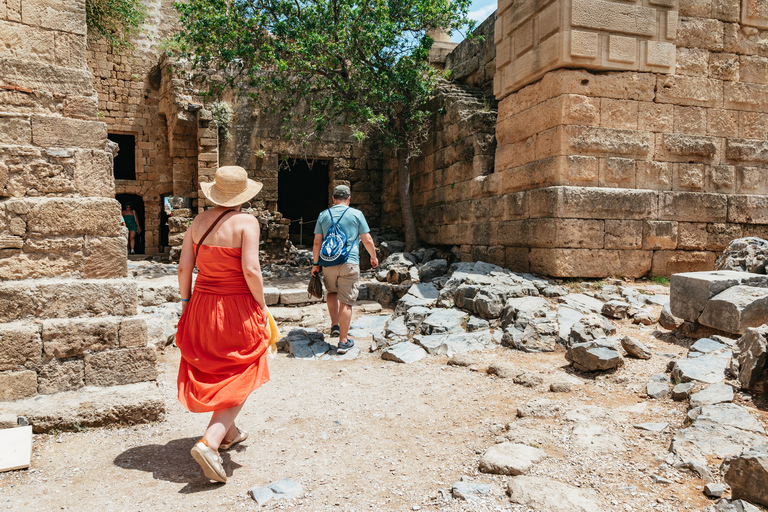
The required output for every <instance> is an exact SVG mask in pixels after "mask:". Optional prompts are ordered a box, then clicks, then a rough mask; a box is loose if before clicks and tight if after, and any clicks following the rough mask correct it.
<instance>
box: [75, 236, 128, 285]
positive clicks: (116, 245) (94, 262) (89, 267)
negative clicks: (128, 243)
mask: <svg viewBox="0 0 768 512" xmlns="http://www.w3.org/2000/svg"><path fill="white" fill-rule="evenodd" d="M124 254H125V239H124V238H123V237H121V236H119V237H99V236H86V237H85V243H84V244H83V256H84V259H83V269H82V271H81V272H80V275H81V276H82V277H84V278H86V279H90V278H115V277H125V276H126V275H127V274H128V266H127V261H126V259H125V257H124Z"/></svg>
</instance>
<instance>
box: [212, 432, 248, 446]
mask: <svg viewBox="0 0 768 512" xmlns="http://www.w3.org/2000/svg"><path fill="white" fill-rule="evenodd" d="M235 428H236V429H237V435H236V436H235V438H234V439H233V440H231V441H227V440H226V439H222V441H221V444H220V445H219V450H229V449H230V448H232V447H233V446H234V445H236V444H237V443H241V442H243V441H245V440H246V439H248V432H246V431H245V430H240V428H239V427H235Z"/></svg>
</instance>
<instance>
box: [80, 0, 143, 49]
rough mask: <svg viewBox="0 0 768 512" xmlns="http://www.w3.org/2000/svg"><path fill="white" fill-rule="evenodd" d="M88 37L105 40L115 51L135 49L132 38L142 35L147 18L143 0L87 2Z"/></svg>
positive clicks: (90, 0)
mask: <svg viewBox="0 0 768 512" xmlns="http://www.w3.org/2000/svg"><path fill="white" fill-rule="evenodd" d="M85 16H86V22H87V24H88V36H89V37H90V38H92V39H94V40H101V39H103V40H105V41H107V42H108V43H109V44H110V46H111V47H112V48H113V49H115V50H123V49H130V48H133V44H132V43H131V41H130V40H131V38H132V37H134V36H136V35H138V34H140V33H141V31H142V25H143V24H144V22H145V20H146V17H147V6H146V5H144V3H143V2H142V0H86V2H85Z"/></svg>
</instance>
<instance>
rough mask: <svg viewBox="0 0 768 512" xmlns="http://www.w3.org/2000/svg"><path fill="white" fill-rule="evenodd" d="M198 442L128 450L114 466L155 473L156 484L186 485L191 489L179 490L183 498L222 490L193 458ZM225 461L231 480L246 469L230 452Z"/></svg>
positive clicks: (186, 440) (192, 439)
mask: <svg viewBox="0 0 768 512" xmlns="http://www.w3.org/2000/svg"><path fill="white" fill-rule="evenodd" d="M197 440H198V439H197V438H196V437H186V438H184V439H174V440H173V441H169V442H168V443H166V444H164V445H159V444H149V445H145V446H136V447H134V448H129V449H127V450H125V451H124V452H123V453H121V454H120V455H118V456H117V457H115V460H114V463H115V465H116V466H118V467H121V468H123V469H134V470H138V471H146V472H148V473H152V478H154V479H156V480H165V481H166V482H174V483H181V484H184V483H185V484H187V485H185V486H184V487H183V488H181V489H180V490H179V493H181V494H191V493H195V492H201V491H208V490H211V489H216V488H218V487H219V484H217V483H213V482H211V481H209V480H208V479H207V478H205V476H204V475H203V471H202V469H200V466H198V465H197V462H195V459H193V458H192V456H191V455H190V454H189V450H191V449H192V447H193V446H194V445H195V442H196V441H197ZM245 449H246V447H244V446H237V447H233V448H232V450H235V451H240V450H245ZM221 458H222V459H224V469H225V471H226V472H227V477H231V476H232V473H233V472H234V470H236V469H238V468H240V467H242V466H241V465H240V464H238V463H236V462H233V461H232V459H231V457H230V456H229V453H227V452H222V453H221Z"/></svg>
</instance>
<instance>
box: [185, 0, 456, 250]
mask: <svg viewBox="0 0 768 512" xmlns="http://www.w3.org/2000/svg"><path fill="white" fill-rule="evenodd" d="M470 3H471V0H189V1H188V2H187V3H176V4H174V5H175V7H176V9H177V10H178V11H179V12H180V13H181V25H182V30H181V31H180V33H179V36H178V40H179V42H180V43H181V44H182V48H183V50H184V51H185V52H186V54H187V55H188V57H189V58H190V59H192V61H193V63H194V65H195V67H196V68H198V69H201V70H211V69H218V70H221V71H225V73H223V74H220V75H218V76H219V77H221V76H223V77H225V79H224V81H222V82H218V83H214V87H213V90H216V88H217V86H218V87H224V86H240V85H247V87H248V90H249V91H251V94H252V95H254V97H256V98H257V99H259V100H261V103H262V104H266V103H270V102H271V104H272V106H273V107H275V108H276V109H277V110H282V111H283V112H284V113H285V115H286V117H290V115H294V114H295V113H296V111H297V109H296V106H297V105H301V106H302V110H301V111H302V112H303V115H304V116H305V120H306V121H307V122H308V125H309V127H310V130H309V132H310V133H309V135H312V134H319V133H321V132H323V131H324V130H325V129H326V128H327V127H328V126H329V125H330V124H331V123H341V124H343V125H345V126H348V127H349V128H350V130H351V133H352V134H353V135H354V137H355V138H356V139H358V140H364V139H367V140H368V141H369V142H371V143H372V144H373V145H375V146H378V147H385V148H388V149H390V150H391V151H392V154H393V155H396V156H397V158H398V161H399V162H400V165H399V167H400V171H401V173H403V172H405V173H407V172H408V168H407V164H408V161H409V160H410V159H411V157H413V156H414V155H416V154H418V149H419V147H420V145H421V143H422V141H423V138H424V135H425V128H426V121H427V119H428V117H429V114H430V113H429V112H428V111H427V109H426V102H427V100H428V99H429V98H430V97H431V96H432V95H433V93H434V90H435V88H436V85H437V80H438V77H439V72H438V71H437V70H436V69H434V68H433V67H431V66H430V65H429V62H428V56H429V50H430V48H431V46H432V44H433V39H432V38H431V37H430V36H429V35H428V32H429V31H430V30H433V29H443V30H445V31H448V32H450V31H453V30H459V29H461V28H463V27H465V26H468V25H470V22H469V20H468V19H467V11H468V8H469V5H470ZM470 28H471V26H470ZM278 99H279V101H278ZM293 135H296V134H293ZM406 177H407V181H408V186H409V184H410V177H409V176H406ZM402 181H403V176H401V188H400V192H401V194H400V195H401V200H402V199H403V198H404V196H407V197H405V199H406V201H401V202H403V203H404V202H407V203H408V204H407V207H408V208H410V196H409V190H408V189H407V188H406V190H403V186H402V185H403V183H402ZM403 213H404V220H406V221H407V220H408V219H406V218H405V217H406V216H407V215H408V213H407V212H405V211H404V212H403ZM406 223H407V222H406ZM411 224H413V223H412V214H411ZM409 229H410V231H411V235H412V238H413V236H415V226H412V227H411V228H409V227H408V226H407V225H406V238H408V231H409ZM414 240H415V239H412V241H411V242H412V243H413V241H414ZM412 243H411V244H409V245H412Z"/></svg>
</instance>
